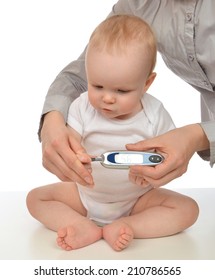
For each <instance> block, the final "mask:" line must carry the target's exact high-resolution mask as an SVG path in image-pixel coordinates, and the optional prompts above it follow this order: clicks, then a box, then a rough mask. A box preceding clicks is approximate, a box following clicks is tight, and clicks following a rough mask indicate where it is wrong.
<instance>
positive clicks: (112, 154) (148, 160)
mask: <svg viewBox="0 0 215 280" xmlns="http://www.w3.org/2000/svg"><path fill="white" fill-rule="evenodd" d="M91 160H92V161H99V162H100V163H101V164H102V165H103V166H104V167H106V168H121V169H126V168H129V167H130V166H132V165H151V166H155V165H158V164H160V163H162V162H163V160H164V157H163V156H162V155H160V154H158V153H153V152H137V151H126V150H125V151H108V152H105V153H103V154H101V155H100V156H98V157H93V158H92V159H91Z"/></svg>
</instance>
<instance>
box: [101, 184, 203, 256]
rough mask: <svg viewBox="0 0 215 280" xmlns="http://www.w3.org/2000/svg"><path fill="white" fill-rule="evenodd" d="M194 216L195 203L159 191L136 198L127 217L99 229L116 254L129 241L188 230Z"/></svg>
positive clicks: (195, 217)
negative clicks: (101, 229)
mask: <svg viewBox="0 0 215 280" xmlns="http://www.w3.org/2000/svg"><path fill="white" fill-rule="evenodd" d="M197 217H198V205H197V204H196V202H195V201H194V200H193V199H191V198H189V197H187V196H184V195H181V194H179V193H176V192H173V191H170V190H166V189H163V188H160V189H153V190H151V191H149V192H148V193H146V194H145V195H143V196H142V197H140V198H139V200H138V201H137V203H136V204H135V206H134V208H133V210H132V212H131V215H130V216H128V217H123V218H121V219H119V220H117V221H115V222H113V223H112V224H110V225H107V226H105V227H104V228H103V237H104V239H105V240H106V241H107V242H108V243H109V244H110V245H111V247H112V248H113V249H115V250H117V251H119V250H122V249H124V248H126V247H127V246H128V245H129V244H130V242H131V240H132V238H133V237H134V238H154V237H161V236H168V235H172V234H176V233H178V232H180V231H183V230H184V229H186V228H188V227H190V226H191V225H192V224H193V223H194V222H195V221H196V219H197Z"/></svg>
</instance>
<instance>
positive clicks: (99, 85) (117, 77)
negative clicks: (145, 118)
mask: <svg viewBox="0 0 215 280" xmlns="http://www.w3.org/2000/svg"><path fill="white" fill-rule="evenodd" d="M136 52H137V48H129V51H127V52H126V53H122V54H121V53H118V52H117V53H115V52H112V53H108V52H106V51H105V50H102V51H98V50H96V49H94V48H89V50H88V52H87V58H86V71H87V79H88V95H89V100H90V103H91V104H92V106H93V107H94V108H95V109H96V110H98V111H99V112H100V113H101V114H102V115H103V116H105V117H107V118H118V119H127V118H130V117H132V116H134V115H135V114H136V113H137V112H139V111H140V110H141V109H142V104H141V101H140V100H141V98H142V96H143V93H144V92H145V85H146V82H147V78H148V67H144V65H145V64H146V61H143V59H140V57H141V56H140V55H139V54H137V53H136ZM142 57H143V56H142ZM146 60H147V59H146Z"/></svg>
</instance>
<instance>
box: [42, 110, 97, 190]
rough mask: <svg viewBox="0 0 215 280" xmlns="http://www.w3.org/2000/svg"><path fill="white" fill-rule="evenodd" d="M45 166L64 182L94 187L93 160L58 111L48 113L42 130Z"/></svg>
mask: <svg viewBox="0 0 215 280" xmlns="http://www.w3.org/2000/svg"><path fill="white" fill-rule="evenodd" d="M41 140H42V153H43V166H44V167H45V168H46V169H47V170H48V171H50V172H51V173H53V174H55V175H56V176H57V177H58V178H59V179H60V180H62V181H73V182H78V183H80V184H81V185H84V186H86V185H87V186H92V185H93V178H92V176H91V172H90V169H88V168H87V166H89V164H90V162H91V159H90V157H89V156H88V155H87V154H86V151H85V150H84V148H83V147H82V146H81V144H80V143H79V142H78V141H77V139H75V138H74V137H73V134H72V132H71V130H69V128H68V127H67V126H66V125H65V122H64V119H63V117H62V115H61V114H60V113H59V112H57V111H52V112H50V113H48V114H47V115H46V116H45V118H44V123H43V127H42V130H41Z"/></svg>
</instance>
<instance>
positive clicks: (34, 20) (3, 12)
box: [0, 0, 215, 191]
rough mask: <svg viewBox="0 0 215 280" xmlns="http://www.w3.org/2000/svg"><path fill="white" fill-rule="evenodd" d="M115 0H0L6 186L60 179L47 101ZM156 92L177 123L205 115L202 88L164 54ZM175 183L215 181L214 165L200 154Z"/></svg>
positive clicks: (0, 144)
mask: <svg viewBox="0 0 215 280" xmlns="http://www.w3.org/2000/svg"><path fill="white" fill-rule="evenodd" d="M115 2H116V1H115V0H102V1H101V0H90V1H88V0H79V1H72V0H37V1H36V0H35V1H32V0H20V1H15V0H7V1H1V4H0V36H1V37H0V38H1V44H0V77H1V82H0V92H1V103H0V104H1V110H0V121H1V138H0V149H1V154H0V159H1V173H0V174H1V175H0V176H1V184H0V191H17V190H18V191H23V190H24V191H27V190H30V189H31V188H33V187H36V186H39V185H43V184H47V183H51V182H55V181H56V180H57V178H56V177H55V176H54V175H52V174H50V173H49V172H48V171H46V170H45V169H44V168H43V167H42V163H41V144H40V143H39V141H38V138H37V129H38V123H39V118H40V114H41V110H42V105H43V101H44V98H45V95H46V92H47V90H48V87H49V86H50V84H51V82H52V81H53V80H54V78H55V76H56V75H57V74H58V72H59V71H60V70H61V69H62V68H63V67H64V66H66V65H67V64H68V63H69V62H71V61H72V60H74V59H76V58H77V57H78V56H79V54H80V53H81V51H82V50H83V48H84V47H85V45H86V44H87V42H88V39H89V36H90V34H91V32H92V31H93V29H94V28H95V27H96V25H97V24H98V23H99V22H100V21H102V20H103V19H104V18H105V17H106V16H107V15H108V14H109V12H110V10H111V7H112V5H113V4H114V3H115ZM156 72H157V73H158V76H157V78H156V80H155V82H154V84H153V86H152V87H151V88H150V90H149V93H151V94H153V95H155V96H156V97H157V98H159V99H160V100H161V101H162V102H163V103H164V105H165V107H166V108H167V110H168V111H169V112H170V114H171V115H172V117H173V120H174V121H175V123H176V125H177V126H182V125H185V124H189V123H193V122H199V121H200V110H199V107H200V105H199V93H198V92H196V91H194V90H193V89H192V88H191V87H190V86H188V85H187V84H185V83H184V82H183V81H181V80H180V79H178V78H177V77H176V76H175V75H173V74H172V73H171V72H170V71H169V70H168V69H167V68H166V67H165V66H164V64H163V62H162V60H161V59H160V57H158V63H157V67H156ZM168 187H171V188H175V187H182V188H183V187H185V188H187V187H191V188H195V187H200V188H206V187H215V182H214V169H211V168H210V167H209V164H208V163H207V162H204V161H203V160H201V159H200V158H199V157H198V156H194V157H193V158H192V160H191V162H190V165H189V169H188V172H187V173H186V174H185V175H184V176H182V177H181V178H179V179H177V180H175V181H174V182H171V183H170V184H169V185H168Z"/></svg>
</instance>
